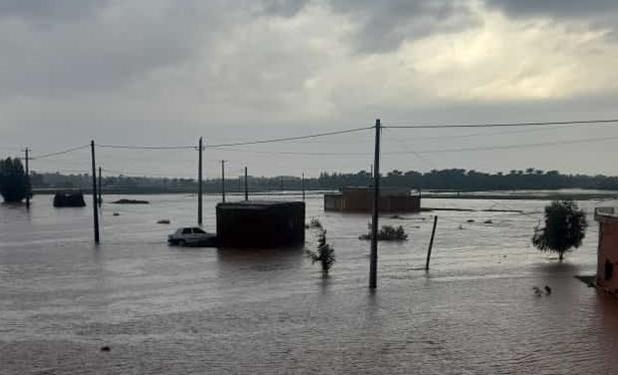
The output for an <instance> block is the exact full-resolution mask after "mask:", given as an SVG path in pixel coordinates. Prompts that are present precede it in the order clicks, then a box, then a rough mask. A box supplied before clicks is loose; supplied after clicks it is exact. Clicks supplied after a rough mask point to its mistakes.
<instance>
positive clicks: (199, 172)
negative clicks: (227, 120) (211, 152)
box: [197, 137, 204, 225]
mask: <svg viewBox="0 0 618 375" xmlns="http://www.w3.org/2000/svg"><path fill="white" fill-rule="evenodd" d="M203 150H204V145H203V140H202V137H200V141H199V143H198V162H197V225H202V220H203V216H202V198H203V197H202V177H203V176H202V152H203Z"/></svg>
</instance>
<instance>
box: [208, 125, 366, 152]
mask: <svg viewBox="0 0 618 375" xmlns="http://www.w3.org/2000/svg"><path fill="white" fill-rule="evenodd" d="M369 129H373V127H371V126H370V127H365V128H355V129H346V130H338V131H332V132H325V133H315V134H309V135H300V136H295V137H283V138H271V139H261V140H257V141H244V142H232V143H220V144H214V145H207V146H206V147H205V148H220V147H234V146H248V145H257V144H264V143H275V142H287V141H296V140H301V139H309V138H318V137H326V136H330V135H337V134H348V133H354V132H359V131H363V130H369Z"/></svg>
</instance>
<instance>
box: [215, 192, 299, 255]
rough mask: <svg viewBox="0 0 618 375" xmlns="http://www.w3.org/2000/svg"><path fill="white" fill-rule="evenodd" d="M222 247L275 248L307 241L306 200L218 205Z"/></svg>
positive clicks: (220, 243)
mask: <svg viewBox="0 0 618 375" xmlns="http://www.w3.org/2000/svg"><path fill="white" fill-rule="evenodd" d="M217 240H218V243H219V246H220V247H228V248H275V247H286V246H289V247H292V246H302V245H304V243H305V203H304V202H277V201H241V202H230V203H219V204H217Z"/></svg>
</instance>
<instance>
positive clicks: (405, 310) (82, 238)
mask: <svg viewBox="0 0 618 375" xmlns="http://www.w3.org/2000/svg"><path fill="white" fill-rule="evenodd" d="M107 198H108V200H111V199H113V198H111V197H107ZM269 198H270V199H273V197H269ZM274 198H275V199H276V198H277V197H274ZM145 199H149V200H150V201H151V204H150V205H144V206H127V205H124V206H115V205H112V204H104V206H103V209H102V213H101V216H102V233H101V244H100V245H99V246H98V247H95V246H94V245H93V243H92V220H91V215H92V212H91V207H90V204H89V207H87V208H84V209H54V208H53V207H52V206H51V197H50V196H37V197H35V199H34V202H33V205H32V208H31V210H30V212H29V213H27V212H26V211H25V209H24V208H23V207H11V206H6V205H3V206H0V373H2V374H28V373H32V374H85V373H100V374H189V373H241V374H242V373H251V374H290V373H291V374H293V373H327V374H328V373H355V374H357V373H381V374H414V373H419V374H477V373H487V374H505V373H522V374H526V373H535V374H584V373H586V374H615V373H618V356H617V353H618V298H615V297H612V296H609V295H606V294H604V293H602V292H599V291H597V290H596V289H594V288H588V287H587V286H586V285H585V284H583V283H582V282H580V281H578V280H576V279H575V278H574V276H575V275H592V274H594V273H595V264H596V258H595V251H596V244H597V224H596V223H595V222H594V221H593V219H592V217H590V218H589V220H590V228H589V231H588V234H587V238H586V240H585V243H584V245H583V246H582V247H581V248H579V249H577V250H575V251H574V252H573V253H572V254H569V255H568V257H567V259H566V261H565V262H563V263H559V262H558V261H557V260H556V259H554V258H552V257H551V255H548V254H543V253H539V252H538V251H536V250H535V249H534V248H532V247H531V246H530V236H531V235H532V228H533V226H534V225H535V224H536V223H537V222H538V220H539V219H540V218H541V211H542V208H543V206H544V204H545V203H546V202H542V201H512V200H504V201H500V200H499V201H496V200H491V201H490V200H469V199H468V200H446V199H445V200H440V199H431V200H429V199H428V200H425V201H424V204H425V205H426V206H431V207H460V208H475V209H483V208H485V209H487V208H493V209H517V210H523V211H524V213H523V214H522V213H513V212H510V213H505V212H437V214H438V215H439V221H438V230H437V234H436V240H435V244H434V251H433V257H432V260H431V270H430V271H429V272H425V271H424V270H422V268H423V265H424V261H425V254H426V248H427V243H428V241H429V236H430V233H431V224H432V216H431V215H432V214H433V213H430V212H424V213H421V214H416V215H404V216H403V217H404V218H403V219H393V218H389V217H384V218H382V219H381V224H397V225H399V224H401V225H403V226H404V227H405V228H406V230H407V231H408V233H409V234H410V240H409V241H407V242H405V243H401V244H394V243H390V244H387V243H380V246H379V275H378V276H379V278H378V290H377V291H376V292H375V293H371V292H370V291H369V290H368V288H367V284H368V269H369V263H368V261H369V257H368V252H369V243H367V242H363V241H360V240H358V235H360V234H361V233H363V232H364V231H365V230H366V228H367V223H368V219H369V217H368V216H367V215H344V214H339V213H324V212H323V210H322V199H321V197H320V196H309V197H308V200H307V204H308V206H307V219H309V218H311V217H318V218H320V220H321V221H322V223H323V224H324V226H325V227H326V229H327V230H328V233H327V239H328V241H329V242H330V243H331V244H332V245H333V246H334V248H335V252H336V255H337V263H336V264H335V265H334V267H333V269H332V270H331V275H330V277H328V278H322V276H321V273H320V270H319V267H318V266H317V265H312V264H311V262H310V260H309V259H307V258H306V256H305V254H304V250H303V249H285V250H265V251H246V250H244V251H240V250H228V249H226V250H217V249H208V248H203V249H201V248H171V247H168V246H167V245H166V243H165V237H166V235H167V234H168V233H169V232H170V231H171V230H172V229H173V228H176V227H178V226H182V225H192V224H194V223H195V218H196V208H195V206H196V205H195V200H196V198H195V196H190V195H158V196H148V197H146V198H145ZM231 199H234V197H231ZM286 199H289V197H287V198H286ZM217 200H218V197H215V196H208V197H206V200H205V227H206V229H208V230H214V225H215V221H214V206H215V204H216V202H217ZM88 203H90V202H88ZM612 204H616V202H612V201H608V202H592V201H590V202H581V206H582V207H584V208H585V209H586V210H588V211H589V212H590V213H591V212H592V208H593V207H594V206H595V205H612ZM114 212H118V213H119V214H120V215H119V216H113V213H114ZM159 219H170V220H172V225H167V226H166V225H160V224H156V221H157V220H159ZM469 219H473V220H475V222H474V223H468V222H467V220H469ZM485 220H491V221H492V222H491V223H487V224H485V223H484V221H485ZM460 226H461V227H462V229H459V228H460ZM315 242H316V241H315V233H314V232H313V231H312V230H308V235H307V244H306V246H307V247H308V248H314V247H315ZM545 285H549V286H550V287H551V288H552V290H553V292H552V293H551V295H547V296H541V297H537V296H535V295H534V293H533V291H532V287H533V286H539V287H541V288H543V287H544V286H545ZM103 346H109V347H110V349H111V350H110V351H109V352H104V351H101V350H100V349H101V347H103Z"/></svg>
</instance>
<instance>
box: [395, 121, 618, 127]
mask: <svg viewBox="0 0 618 375" xmlns="http://www.w3.org/2000/svg"><path fill="white" fill-rule="evenodd" d="M615 123H618V119H603V120H574V121H545V122H503V123H484V124H442V125H440V124H438V125H386V126H383V128H391V129H452V128H505V127H518V126H552V125H591V124H594V125H601V124H615Z"/></svg>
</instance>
